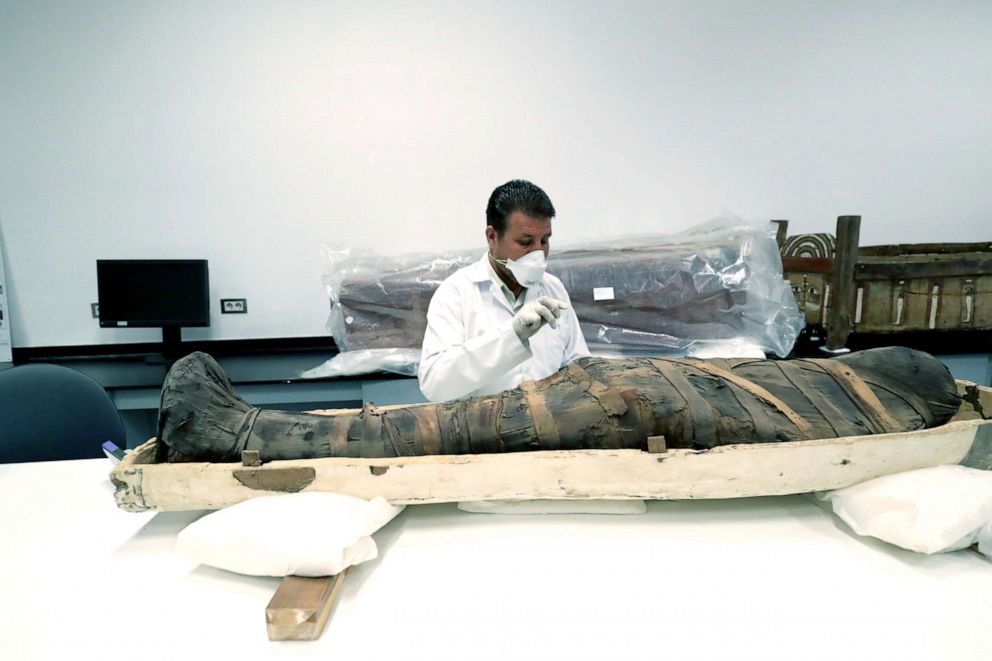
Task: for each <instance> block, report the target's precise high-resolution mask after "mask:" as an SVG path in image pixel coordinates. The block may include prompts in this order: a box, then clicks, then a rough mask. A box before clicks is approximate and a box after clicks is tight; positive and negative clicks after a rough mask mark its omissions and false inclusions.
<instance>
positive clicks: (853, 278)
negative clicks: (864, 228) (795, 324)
mask: <svg viewBox="0 0 992 661" xmlns="http://www.w3.org/2000/svg"><path fill="white" fill-rule="evenodd" d="M845 218H852V219H857V218H858V217H856V216H854V217H842V218H841V219H839V220H838V226H837V238H836V239H835V237H834V236H832V235H830V234H800V235H795V236H791V237H788V238H787V239H786V238H785V237H784V234H785V231H786V228H787V221H776V222H778V223H779V226H780V234H782V235H783V236H782V240H781V246H782V248H781V251H782V266H783V270H784V274H785V277H786V279H787V280H789V282H790V284H791V286H792V291H793V293H794V294H795V297H796V303H797V304H798V306H799V310H800V312H802V313H803V315H804V316H805V319H806V323H807V325H810V326H823V327H826V328H827V329H828V332H832V333H835V334H838V333H839V334H841V335H843V336H844V337H845V338H846V333H845V331H847V332H854V333H882V334H895V333H918V332H931V331H933V332H940V331H958V332H961V331H984V332H987V331H989V330H992V243H987V242H986V243H920V244H897V245H884V246H865V247H858V245H857V241H858V223H854V224H853V225H850V224H847V225H845V224H844V223H842V222H841V221H842V220H844V219H845ZM845 253H851V260H850V261H851V263H852V267H851V268H850V269H849V270H848V272H844V273H841V272H839V271H840V269H838V266H839V262H840V261H841V258H842V256H843V255H844V254H845ZM838 294H839V296H838ZM839 316H843V317H844V318H843V320H839V319H838V317H839ZM838 321H841V323H842V324H843V325H844V326H846V328H836V326H837V325H838ZM832 326H833V328H832ZM842 344H843V343H841V345H842Z"/></svg>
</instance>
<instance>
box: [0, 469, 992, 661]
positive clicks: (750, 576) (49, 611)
mask: <svg viewBox="0 0 992 661" xmlns="http://www.w3.org/2000/svg"><path fill="white" fill-rule="evenodd" d="M109 469H110V464H109V462H107V461H106V460H102V459H94V460H88V461H69V462H49V463H38V464H15V465H3V466H0V523H2V530H3V543H2V545H0V549H2V550H0V554H2V556H0V557H2V559H3V567H4V581H3V590H2V605H0V609H2V617H0V659H3V660H17V661H21V660H26V659H58V658H75V657H76V656H77V655H84V658H87V659H89V658H97V655H99V658H101V659H110V658H120V659H129V658H135V659H140V660H145V659H149V660H151V659H190V660H198V659H210V658H213V659H237V660H238V661H244V660H246V659H256V658H258V659H267V658H297V657H308V658H320V659H334V660H342V659H348V660H351V659H380V658H382V659H420V658H424V659H427V658H429V659H434V660H437V659H473V660H474V659H516V658H546V659H558V658H567V659H587V658H588V659H614V658H630V659H641V658H666V659H696V658H701V659H792V660H799V659H841V658H843V659H868V658H873V659H894V658H903V659H984V660H988V659H992V562H990V561H989V560H987V559H986V558H984V557H983V556H981V555H979V554H978V553H977V552H975V551H973V550H965V551H958V552H955V553H950V554H944V555H939V556H929V557H928V556H922V555H917V554H914V553H911V552H908V551H903V550H901V549H897V548H895V547H891V546H889V545H886V544H884V543H882V542H879V541H876V540H872V539H868V538H860V537H857V536H855V535H854V534H853V533H851V532H850V531H849V530H848V529H847V528H846V527H845V526H844V524H842V523H840V522H839V521H838V520H837V519H835V518H834V517H833V516H832V515H831V514H829V513H828V512H825V511H824V510H823V509H821V507H820V506H818V505H817V504H816V503H814V502H813V501H812V500H811V499H810V498H808V497H806V496H787V497H774V498H753V499H739V500H725V501H692V502H687V501H682V502H652V503H649V506H648V512H647V514H646V515H643V516H605V515H557V516H550V515H539V516H503V515H488V514H468V513H463V512H460V511H458V510H457V509H456V508H455V506H454V505H423V506H416V507H408V508H407V509H406V511H405V512H403V513H402V514H400V516H399V517H397V518H396V519H395V520H394V521H392V522H391V523H390V524H389V525H388V526H386V527H385V528H383V529H382V530H381V531H379V532H378V533H377V534H376V536H375V538H376V540H377V541H378V543H379V549H380V556H379V558H378V559H376V560H374V561H371V562H369V563H366V564H364V565H361V566H359V567H356V568H354V569H353V570H352V573H351V574H350V575H349V577H348V579H347V580H346V582H345V585H344V589H343V591H342V594H341V598H340V600H339V602H338V604H337V607H336V609H335V611H334V613H333V614H332V616H331V621H330V622H329V623H328V626H327V629H326V630H325V631H324V635H323V637H322V638H321V639H320V640H318V641H315V642H290V643H274V642H270V641H269V640H268V639H267V637H266V632H265V606H266V604H267V603H268V601H269V599H270V598H271V597H272V594H273V592H274V591H275V589H276V587H277V586H278V583H279V579H276V578H257V577H248V576H241V575H238V574H232V573H228V572H225V571H221V570H217V569H212V568H210V567H205V566H196V565H194V564H193V563H191V562H190V561H188V560H186V559H185V558H183V557H182V556H179V555H177V554H176V553H174V551H173V545H174V542H175V537H176V534H177V533H178V532H179V531H180V530H181V529H182V528H183V527H184V526H185V525H187V524H188V523H189V522H191V521H192V520H194V519H196V518H198V517H199V516H201V515H202V514H203V512H186V513H158V514H155V513H146V514H130V513H127V512H123V511H121V510H118V509H117V507H116V506H115V504H114V501H113V487H112V486H111V484H110V482H109V481H108V479H107V473H108V471H109Z"/></svg>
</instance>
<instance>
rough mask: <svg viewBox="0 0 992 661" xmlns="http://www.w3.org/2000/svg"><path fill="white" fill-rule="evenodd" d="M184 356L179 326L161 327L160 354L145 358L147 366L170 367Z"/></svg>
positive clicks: (181, 331)
mask: <svg viewBox="0 0 992 661" xmlns="http://www.w3.org/2000/svg"><path fill="white" fill-rule="evenodd" d="M183 355H184V350H183V329H182V327H181V326H162V354H161V355H159V356H156V355H152V356H148V357H146V358H145V363H147V364H148V365H170V366H171V365H172V363H174V362H176V361H177V360H179V359H180V358H182V357H183Z"/></svg>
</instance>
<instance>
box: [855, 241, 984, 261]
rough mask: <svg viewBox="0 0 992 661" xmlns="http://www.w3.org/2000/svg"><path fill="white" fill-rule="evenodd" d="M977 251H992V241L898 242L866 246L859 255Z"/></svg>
mask: <svg viewBox="0 0 992 661" xmlns="http://www.w3.org/2000/svg"><path fill="white" fill-rule="evenodd" d="M976 252H977V253H981V252H992V243H987V242H984V243H897V244H893V245H886V246H865V247H863V248H859V249H858V256H859V257H875V256H890V257H899V256H903V255H934V254H936V255H948V254H952V255H956V254H961V253H976ZM859 261H860V259H859Z"/></svg>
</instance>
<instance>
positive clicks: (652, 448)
mask: <svg viewBox="0 0 992 661" xmlns="http://www.w3.org/2000/svg"><path fill="white" fill-rule="evenodd" d="M648 452H650V453H651V454H661V453H662V452H668V444H667V443H666V442H665V437H664V436H648Z"/></svg>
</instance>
